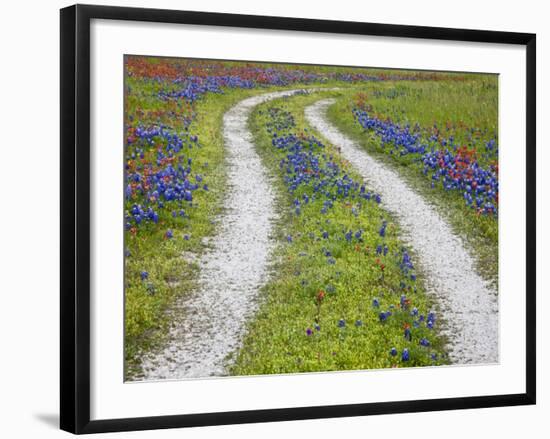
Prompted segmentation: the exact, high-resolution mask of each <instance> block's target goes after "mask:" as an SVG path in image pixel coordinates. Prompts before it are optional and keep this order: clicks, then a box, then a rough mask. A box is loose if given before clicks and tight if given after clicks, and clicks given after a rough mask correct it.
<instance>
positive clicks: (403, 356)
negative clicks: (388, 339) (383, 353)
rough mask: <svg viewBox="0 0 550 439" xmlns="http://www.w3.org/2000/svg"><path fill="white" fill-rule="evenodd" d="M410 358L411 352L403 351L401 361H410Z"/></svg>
mask: <svg viewBox="0 0 550 439" xmlns="http://www.w3.org/2000/svg"><path fill="white" fill-rule="evenodd" d="M409 358H410V356H409V350H408V349H407V348H405V349H403V352H402V353H401V360H403V361H409Z"/></svg>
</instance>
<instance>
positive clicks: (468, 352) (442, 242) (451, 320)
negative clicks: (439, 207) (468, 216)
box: [305, 99, 498, 364]
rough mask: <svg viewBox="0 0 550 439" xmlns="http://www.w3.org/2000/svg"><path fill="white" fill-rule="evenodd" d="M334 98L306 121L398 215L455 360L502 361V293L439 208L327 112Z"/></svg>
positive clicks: (315, 107)
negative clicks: (479, 270)
mask: <svg viewBox="0 0 550 439" xmlns="http://www.w3.org/2000/svg"><path fill="white" fill-rule="evenodd" d="M334 102H335V100H334V99H323V100H320V101H317V102H316V103H315V104H313V105H311V106H309V107H307V108H306V110H305V115H306V119H307V120H308V122H309V123H310V124H311V125H312V126H313V127H314V128H315V129H316V130H317V131H319V132H320V133H321V134H322V135H323V136H324V137H325V138H326V139H327V140H329V141H330V142H331V143H332V144H334V145H336V146H338V147H340V148H341V152H342V156H343V157H344V158H346V159H347V160H348V161H349V162H350V163H351V164H352V165H353V166H354V167H355V169H356V170H357V171H358V172H359V173H360V174H361V176H362V177H363V178H364V179H365V181H366V182H367V183H368V185H369V186H370V188H371V189H372V190H374V191H376V192H378V193H379V194H380V195H381V196H382V205H383V207H384V208H385V209H386V210H388V211H389V212H390V213H391V214H393V215H394V216H395V218H396V219H397V221H398V222H399V225H400V226H401V229H402V230H403V233H404V236H403V238H404V239H405V241H406V242H407V243H408V244H409V245H410V246H411V247H412V248H413V249H414V250H415V252H416V255H417V258H418V259H419V260H418V265H419V266H420V267H421V268H422V270H423V272H424V273H425V275H426V276H425V277H426V278H427V288H428V291H429V292H430V293H432V294H434V295H435V297H436V298H437V301H438V303H439V305H440V308H441V312H442V314H443V317H444V318H445V321H446V322H445V327H444V329H443V333H444V334H445V335H447V336H448V337H449V340H450V346H449V357H450V359H451V361H452V362H453V363H455V364H456V363H458V364H463V363H474V364H475V363H496V362H498V299H497V294H496V291H494V290H492V289H491V287H490V286H489V285H488V284H487V283H486V282H485V281H484V280H483V279H482V278H481V277H480V276H479V275H478V274H477V273H476V272H475V269H474V263H473V260H472V258H471V256H470V255H469V254H468V252H467V251H466V249H465V248H464V245H463V243H462V241H461V240H460V239H459V238H458V237H457V236H456V235H455V234H454V233H453V232H452V230H451V227H450V226H449V225H448V224H447V223H446V222H445V221H444V220H443V219H442V218H441V216H440V215H439V214H438V212H437V211H436V210H435V209H434V208H433V207H432V206H431V205H430V204H428V203H427V202H426V201H425V200H424V199H423V198H422V197H421V196H420V195H419V194H417V193H416V192H415V191H413V190H412V189H411V188H410V187H409V186H408V185H407V184H405V182H404V181H403V180H402V179H401V178H400V177H399V175H398V173H396V172H394V171H393V170H391V169H389V168H388V167H386V166H385V165H383V164H381V163H379V162H378V161H377V160H375V159H373V158H372V157H371V156H370V155H369V154H367V153H366V152H365V151H364V150H363V149H362V148H361V147H359V146H357V145H356V144H355V143H354V142H353V141H351V140H350V139H349V138H347V137H346V136H344V135H343V134H342V133H341V132H339V131H338V129H336V128H335V127H334V126H333V125H332V124H331V123H329V122H328V120H327V118H326V110H327V108H328V107H329V106H330V105H331V104H333V103H334Z"/></svg>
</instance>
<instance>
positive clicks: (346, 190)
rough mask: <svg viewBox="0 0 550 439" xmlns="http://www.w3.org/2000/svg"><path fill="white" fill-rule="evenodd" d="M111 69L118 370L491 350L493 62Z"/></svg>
mask: <svg viewBox="0 0 550 439" xmlns="http://www.w3.org/2000/svg"><path fill="white" fill-rule="evenodd" d="M124 75H125V76H124V108H125V109H124V121H123V124H124V127H123V129H124V154H125V157H124V170H123V172H124V218H123V224H122V223H121V227H124V243H125V248H124V252H125V254H124V301H125V307H124V311H125V316H124V321H125V331H124V332H125V335H124V337H125V340H124V347H125V352H124V355H125V370H124V378H125V380H126V381H156V380H182V379H193V378H209V377H224V376H243V375H268V374H290V373H292V374H293V373H304V372H306V373H312V372H338V371H351V370H366V369H392V368H402V367H436V366H453V365H471V364H491V363H498V361H499V351H498V344H499V330H498V320H499V317H498V316H499V314H498V312H499V310H498V213H499V204H498V200H499V182H498V169H499V168H498V166H499V161H498V144H499V142H498V75H495V74H483V73H462V72H443V71H437V72H435V71H413V70H396V69H391V70H390V69H383V68H371V67H347V66H328V65H298V64H273V63H271V64H270V63H261V62H253V61H239V60H235V61H225V60H209V59H190V58H167V57H166V58H165V57H155V56H134V55H126V56H125V57H124ZM121 172H122V170H121Z"/></svg>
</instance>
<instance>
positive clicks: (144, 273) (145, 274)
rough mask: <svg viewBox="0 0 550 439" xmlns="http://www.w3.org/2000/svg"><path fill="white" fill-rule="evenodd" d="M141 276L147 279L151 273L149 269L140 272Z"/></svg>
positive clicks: (142, 278)
mask: <svg viewBox="0 0 550 439" xmlns="http://www.w3.org/2000/svg"><path fill="white" fill-rule="evenodd" d="M140 276H141V280H145V279H147V278H149V273H148V272H147V271H142V272H141V273H140Z"/></svg>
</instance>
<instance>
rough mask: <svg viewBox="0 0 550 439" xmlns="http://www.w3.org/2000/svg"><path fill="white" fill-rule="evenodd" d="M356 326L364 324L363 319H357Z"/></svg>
mask: <svg viewBox="0 0 550 439" xmlns="http://www.w3.org/2000/svg"><path fill="white" fill-rule="evenodd" d="M355 326H357V327H359V326H363V321H362V320H356V321H355Z"/></svg>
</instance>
